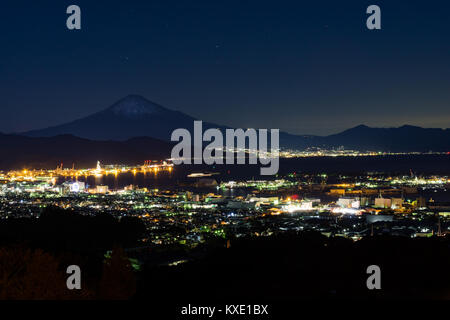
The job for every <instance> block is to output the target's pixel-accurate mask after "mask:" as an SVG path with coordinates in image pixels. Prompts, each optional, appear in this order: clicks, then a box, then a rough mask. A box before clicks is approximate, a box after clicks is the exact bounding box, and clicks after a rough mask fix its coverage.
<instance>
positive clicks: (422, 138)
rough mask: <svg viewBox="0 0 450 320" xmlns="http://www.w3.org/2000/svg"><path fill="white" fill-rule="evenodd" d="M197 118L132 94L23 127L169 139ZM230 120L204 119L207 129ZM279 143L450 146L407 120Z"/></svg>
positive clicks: (286, 137) (437, 133) (445, 134)
mask: <svg viewBox="0 0 450 320" xmlns="http://www.w3.org/2000/svg"><path fill="white" fill-rule="evenodd" d="M194 120H197V119H195V118H193V117H191V116H189V115H187V114H184V113H182V112H179V111H173V110H170V109H167V108H165V107H162V106H160V105H158V104H156V103H153V102H151V101H149V100H147V99H145V98H143V97H141V96H138V95H129V96H127V97H125V98H123V99H121V100H120V101H118V102H117V103H115V104H114V105H112V106H111V107H109V108H107V109H105V110H103V111H100V112H97V113H94V114H92V115H90V116H87V117H85V118H82V119H79V120H75V121H72V122H69V123H67V124H62V125H59V126H54V127H50V128H46V129H42V130H34V131H30V132H26V133H24V135H27V136H30V137H52V136H56V135H64V134H71V135H74V136H77V137H81V138H86V139H91V140H107V141H108V140H114V141H125V140H128V139H130V138H134V137H152V138H156V139H160V140H165V141H169V140H170V136H171V134H172V132H173V130H175V129H177V128H186V129H188V130H189V131H191V132H192V131H193V122H194ZM208 128H219V129H221V130H223V129H225V128H226V127H225V126H221V125H218V124H213V123H207V122H203V129H204V130H205V129H208ZM280 146H281V147H283V148H291V149H305V148H311V147H322V148H339V147H344V148H347V149H354V150H371V151H391V152H406V151H418V152H428V151H450V130H449V129H425V128H420V127H415V126H409V125H404V126H402V127H399V128H370V127H368V126H365V125H359V126H357V127H354V128H351V129H348V130H345V131H343V132H341V133H338V134H333V135H329V136H323V137H322V136H312V135H293V134H289V133H286V132H280Z"/></svg>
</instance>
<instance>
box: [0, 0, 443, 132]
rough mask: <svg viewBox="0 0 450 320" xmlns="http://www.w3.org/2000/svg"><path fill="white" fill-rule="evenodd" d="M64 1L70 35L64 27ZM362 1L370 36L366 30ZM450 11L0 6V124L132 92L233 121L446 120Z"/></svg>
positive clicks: (81, 112)
mask: <svg viewBox="0 0 450 320" xmlns="http://www.w3.org/2000/svg"><path fill="white" fill-rule="evenodd" d="M70 4H77V5H79V6H80V7H81V10H82V30H80V31H70V30H68V29H67V28H66V25H65V24H66V18H67V14H66V13H65V11H66V8H67V6H68V5H70ZM370 4H377V5H379V6H380V7H381V10H382V30H378V31H370V30H367V28H366V23H365V21H366V18H367V14H366V13H365V11H366V8H367V6H368V5H370ZM449 17H450V4H449V3H448V2H447V1H436V0H432V1H397V0H396V1H393V0H390V1H364V0H360V1H348V0H346V1H337V0H335V1H307V2H306V1H305V2H303V1H298V0H297V1H289V2H287V1H261V0H258V1H230V0H227V1H214V0H208V1H170V0H162V1H153V0H149V1H135V0H134V1H131V0H130V1H80V0H71V1H63V0H58V1H56V0H55V1H21V0H15V1H11V0H2V1H1V4H0V35H1V47H0V131H2V132H20V131H23V130H28V129H37V128H42V127H46V126H49V125H56V124H60V123H63V122H67V121H70V120H74V119H76V118H80V117H83V116H86V115H88V114H91V113H93V112H96V111H99V110H102V109H105V108H106V107H108V106H109V105H111V104H112V103H113V102H115V101H116V100H118V99H120V98H122V97H123V96H125V95H127V94H131V93H136V94H141V95H143V96H145V97H146V98H148V99H149V100H152V101H155V102H157V103H159V104H162V105H164V106H166V107H168V108H171V109H176V110H180V111H183V112H186V113H188V114H191V115H193V116H196V117H198V118H201V119H203V120H208V121H211V122H216V123H220V124H226V125H230V126H235V127H257V128H280V129H282V130H286V131H289V132H292V133H310V134H329V133H335V132H338V131H340V130H343V129H346V128H349V127H352V126H355V125H358V124H361V123H364V124H367V125H371V126H398V125H403V124H413V125H420V126H427V127H450V90H449V89H450V41H449V35H450V23H449V21H450V18H449Z"/></svg>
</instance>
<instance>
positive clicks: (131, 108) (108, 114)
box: [25, 95, 223, 141]
mask: <svg viewBox="0 0 450 320" xmlns="http://www.w3.org/2000/svg"><path fill="white" fill-rule="evenodd" d="M194 120H197V119H195V118H193V117H191V116H189V115H187V114H184V113H182V112H179V111H173V110H169V109H167V108H164V107H162V106H160V105H158V104H156V103H154V102H151V101H149V100H147V99H145V98H143V97H141V96H138V95H129V96H127V97H125V98H123V99H121V100H120V101H118V102H116V103H115V104H114V105H112V106H111V107H109V108H107V109H106V110H103V111H100V112H97V113H94V114H92V115H90V116H87V117H85V118H82V119H79V120H75V121H72V122H69V123H66V124H62V125H59V126H55V127H49V128H46V129H42V130H33V131H29V132H26V133H25V135H27V136H31V137H52V136H56V135H61V134H71V135H74V136H77V137H81V138H86V139H92V140H116V141H123V140H127V139H130V138H134V137H152V138H156V139H161V140H166V141H170V136H171V134H172V132H173V131H174V130H175V129H178V128H186V129H189V130H190V131H192V128H193V124H194ZM203 127H204V128H211V127H215V128H217V127H218V128H223V127H222V126H218V125H214V124H209V123H205V122H204V123H203Z"/></svg>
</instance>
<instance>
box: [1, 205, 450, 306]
mask: <svg viewBox="0 0 450 320" xmlns="http://www.w3.org/2000/svg"><path fill="white" fill-rule="evenodd" d="M144 233H145V228H144V225H143V224H142V222H141V221H140V220H139V219H137V218H127V217H123V218H121V219H116V218H113V217H111V216H109V215H99V216H96V217H88V216H81V215H78V214H76V213H72V212H66V211H64V210H61V209H46V210H45V211H44V212H43V213H42V214H41V216H40V217H39V218H30V219H7V220H3V221H1V222H0V299H20V300H21V299H44V300H46V299H51V300H53V299H120V300H121V299H136V300H139V299H142V300H146V301H153V302H155V303H156V302H158V301H162V302H163V301H167V300H170V301H180V302H186V301H187V300H189V301H198V302H203V303H206V302H209V303H217V302H220V301H225V300H227V299H235V300H236V299H243V300H246V301H248V300H249V299H251V300H258V301H262V300H264V301H267V300H269V301H280V300H282V301H286V300H287V301H290V300H297V299H302V300H303V299H311V298H337V299H340V298H355V299H364V298H377V299H378V298H386V299H397V298H400V299H401V298H424V299H449V298H450V272H449V270H450V239H449V238H448V237H447V238H445V237H432V238H421V239H418V238H417V239H409V238H401V237H392V236H382V237H370V238H366V239H363V240H360V241H357V242H353V241H352V240H348V239H344V238H339V237H334V238H327V237H325V236H322V235H321V234H320V233H317V232H303V233H300V234H283V235H278V236H272V237H265V238H249V239H233V238H232V237H228V239H227V240H225V239H222V238H221V239H211V240H210V242H209V243H208V244H205V245H200V246H198V247H196V248H195V249H186V248H185V247H182V246H180V247H177V246H175V247H174V246H172V247H164V248H161V247H152V246H142V243H140V242H139V240H140V239H141V238H142V237H143V235H144ZM130 258H135V259H136V260H133V259H130ZM183 260H187V262H184V263H180V264H178V265H176V266H174V265H173V263H172V265H170V262H171V261H183ZM133 261H139V262H140V263H139V264H140V267H139V268H137V267H136V266H135V265H134V264H133ZM69 265H79V266H80V268H81V270H82V289H81V290H68V289H67V287H66V279H67V277H68V275H67V274H66V268H67V266H69ZM369 265H378V266H379V267H380V268H381V284H382V289H381V290H368V289H367V287H366V280H367V278H368V277H369V275H368V274H367V273H366V269H367V267H368V266H369Z"/></svg>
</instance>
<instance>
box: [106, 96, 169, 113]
mask: <svg viewBox="0 0 450 320" xmlns="http://www.w3.org/2000/svg"><path fill="white" fill-rule="evenodd" d="M165 110H166V109H165V108H164V107H162V106H160V105H158V104H156V103H154V102H151V101H149V100H147V99H145V98H144V97H142V96H139V95H128V96H126V97H125V98H123V99H121V100H119V101H118V102H116V103H115V104H114V105H112V106H111V107H110V108H109V109H108V111H112V112H113V113H114V114H115V115H120V116H126V117H135V116H140V115H144V114H154V113H160V112H162V111H165Z"/></svg>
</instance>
